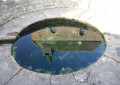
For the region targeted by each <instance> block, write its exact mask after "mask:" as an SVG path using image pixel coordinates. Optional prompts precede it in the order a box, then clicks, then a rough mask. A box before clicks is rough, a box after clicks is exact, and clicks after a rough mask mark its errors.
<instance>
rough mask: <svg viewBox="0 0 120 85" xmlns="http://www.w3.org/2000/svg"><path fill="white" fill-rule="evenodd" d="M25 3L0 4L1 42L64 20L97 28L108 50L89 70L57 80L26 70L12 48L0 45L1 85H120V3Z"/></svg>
mask: <svg viewBox="0 0 120 85" xmlns="http://www.w3.org/2000/svg"><path fill="white" fill-rule="evenodd" d="M9 1H12V2H11V3H13V2H14V4H15V5H14V4H10V2H9ZM22 1H25V3H22V2H21V1H20V0H7V1H6V2H4V1H3V0H2V1H0V8H1V9H0V41H1V40H13V39H16V36H17V34H19V32H20V31H21V30H23V29H24V28H25V27H27V26H28V25H30V24H32V23H34V22H37V21H40V20H44V19H48V18H59V17H61V18H68V19H76V20H82V21H85V22H87V23H90V24H92V25H94V26H96V27H97V28H98V29H99V30H100V31H101V32H102V33H103V35H104V37H105V39H106V43H107V47H106V50H105V52H104V54H103V56H101V58H100V59H99V60H98V61H97V62H96V63H94V64H92V65H90V66H89V67H87V68H85V69H82V70H79V71H77V72H73V73H71V74H65V75H57V76H55V75H49V74H41V73H35V72H32V71H29V70H26V69H24V68H22V67H21V66H19V65H18V64H17V63H16V61H15V60H14V58H13V56H12V55H11V46H12V45H11V44H0V85H120V30H119V29H120V24H119V22H120V12H119V8H120V1H119V0H45V1H44V2H43V1H42V0H35V1H32V0H22ZM28 1H29V2H28ZM30 2H31V3H30ZM46 2H50V3H46ZM68 2H69V3H68ZM1 3H2V4H1ZM28 3H29V4H28ZM38 3H39V4H38ZM8 4H10V5H9V6H11V8H10V7H9V6H8ZM30 4H31V5H30ZM12 6H14V7H13V8H12ZM15 6H17V7H18V6H19V7H18V8H16V7H15ZM6 7H7V8H8V9H9V10H8V9H7V8H6ZM15 8H16V9H15ZM12 9H15V10H14V11H12ZM21 9H22V10H21ZM3 10H4V11H3ZM8 11H9V12H8ZM12 12H13V13H12ZM3 13H4V14H3Z"/></svg>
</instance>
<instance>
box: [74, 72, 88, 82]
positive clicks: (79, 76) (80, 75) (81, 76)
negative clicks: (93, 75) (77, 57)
mask: <svg viewBox="0 0 120 85" xmlns="http://www.w3.org/2000/svg"><path fill="white" fill-rule="evenodd" d="M73 75H74V78H75V80H77V81H78V82H79V83H86V82H87V79H88V77H89V72H86V71H83V70H79V71H76V72H73Z"/></svg>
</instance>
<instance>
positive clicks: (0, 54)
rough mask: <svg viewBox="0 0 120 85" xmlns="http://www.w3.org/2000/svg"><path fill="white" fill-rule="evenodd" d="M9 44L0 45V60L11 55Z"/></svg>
mask: <svg viewBox="0 0 120 85" xmlns="http://www.w3.org/2000/svg"><path fill="white" fill-rule="evenodd" d="M11 46H12V45H10V44H6V45H0V60H3V59H5V58H7V57H10V56H11Z"/></svg>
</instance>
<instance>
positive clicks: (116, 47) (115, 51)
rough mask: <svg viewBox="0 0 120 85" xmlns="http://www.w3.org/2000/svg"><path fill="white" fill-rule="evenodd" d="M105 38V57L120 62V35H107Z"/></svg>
mask: <svg viewBox="0 0 120 85" xmlns="http://www.w3.org/2000/svg"><path fill="white" fill-rule="evenodd" d="M104 36H105V39H106V43H107V46H106V50H105V53H104V55H105V56H108V57H110V58H113V59H115V60H118V61H120V35H117V34H116V35H114V34H110V33H105V34H104Z"/></svg>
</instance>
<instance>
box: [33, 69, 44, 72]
mask: <svg viewBox="0 0 120 85" xmlns="http://www.w3.org/2000/svg"><path fill="white" fill-rule="evenodd" d="M35 71H36V72H40V71H43V69H35Z"/></svg>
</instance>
